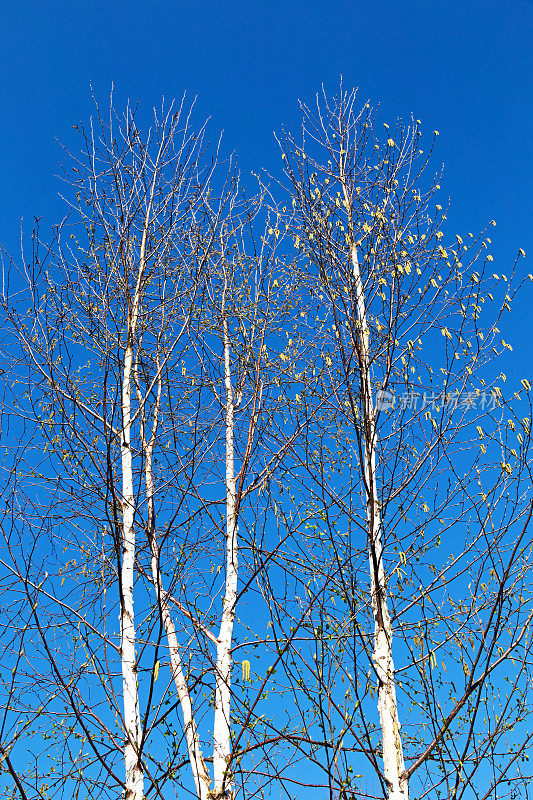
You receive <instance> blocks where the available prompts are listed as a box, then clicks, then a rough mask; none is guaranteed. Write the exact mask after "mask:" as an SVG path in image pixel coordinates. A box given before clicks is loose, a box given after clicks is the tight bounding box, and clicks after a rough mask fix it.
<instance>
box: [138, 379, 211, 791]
mask: <svg viewBox="0 0 533 800" xmlns="http://www.w3.org/2000/svg"><path fill="white" fill-rule="evenodd" d="M160 399H161V379H159V384H158V393H157V400H156V405H155V411H154V419H153V425H152V434H151V438H150V441H149V442H148V441H147V440H146V437H145V431H144V420H143V422H142V426H141V437H142V441H143V447H144V452H145V481H146V502H147V507H148V536H149V539H150V553H151V570H152V580H153V583H154V587H155V590H156V593H157V600H158V604H159V609H160V613H161V620H162V622H163V627H164V629H165V633H166V637H167V643H168V651H169V656H170V665H171V669H172V677H173V679H174V685H175V686H176V692H177V694H178V699H179V701H180V706H181V713H182V715H183V729H184V731H185V739H186V742H187V750H188V754H189V762H190V764H191V769H192V774H193V778H194V785H195V787H196V794H197V796H198V798H199V800H208V797H209V783H210V779H209V774H208V772H207V768H206V764H205V761H204V759H203V756H202V751H201V748H200V738H199V736H198V729H197V727H196V722H195V719H194V715H193V708H192V702H191V696H190V693H189V688H188V686H187V681H186V679H185V675H184V673H183V667H182V663H181V656H180V652H179V644H178V637H177V636H176V628H175V627H174V623H173V621H172V616H171V614H170V608H169V598H168V593H167V592H166V591H165V589H164V587H163V582H162V578H161V569H160V562H159V556H160V553H159V545H158V541H157V531H156V526H155V507H154V481H153V470H152V456H153V448H154V441H155V436H156V432H157V422H158V412H159V403H160Z"/></svg>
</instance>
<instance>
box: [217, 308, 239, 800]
mask: <svg viewBox="0 0 533 800" xmlns="http://www.w3.org/2000/svg"><path fill="white" fill-rule="evenodd" d="M222 314H223V321H222V324H223V337H224V384H225V392H226V408H225V423H226V585H225V592H224V599H223V607H222V620H221V624H220V633H219V637H218V639H219V642H218V645H217V664H216V689H215V718H214V730H213V779H214V794H215V796H217V797H229V798H231V797H233V781H232V776H231V774H229V772H228V766H229V765H228V760H229V755H230V752H231V735H230V711H231V696H230V689H231V644H232V637H233V625H234V621H235V605H236V601H237V557H238V540H237V520H236V518H235V512H236V494H237V493H236V481H235V470H234V444H233V433H234V401H233V386H232V380H231V366H230V342H229V332H228V322H227V318H226V315H225V311H224V304H223V310H222Z"/></svg>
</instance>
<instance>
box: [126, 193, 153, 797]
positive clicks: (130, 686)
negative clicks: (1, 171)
mask: <svg viewBox="0 0 533 800" xmlns="http://www.w3.org/2000/svg"><path fill="white" fill-rule="evenodd" d="M152 194H153V186H152ZM150 210H151V197H150V202H149V204H148V208H147V211H146V217H145V222H144V229H143V236H142V241H141V248H140V254H139V268H138V273H137V280H136V284H135V292H134V295H133V301H132V303H131V306H130V307H129V308H128V319H127V332H126V348H125V351H124V373H123V377H122V437H121V442H120V455H121V462H122V569H121V597H120V655H121V661H122V692H123V704H124V726H125V728H126V740H125V744H124V764H125V768H126V793H125V800H142V798H143V796H144V775H143V770H142V765H141V754H140V746H141V736H142V732H141V718H140V712H139V684H138V677H137V655H136V652H135V621H134V614H133V583H134V576H135V527H134V523H135V499H134V496H133V465H132V452H131V388H132V387H131V384H132V377H133V364H134V362H133V350H134V342H135V333H136V330H137V322H138V318H139V308H140V303H141V296H142V284H143V279H144V270H145V250H146V238H147V234H148V222H149V217H150ZM124 280H125V281H127V273H126V271H125V273H124Z"/></svg>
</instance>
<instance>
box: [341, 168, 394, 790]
mask: <svg viewBox="0 0 533 800" xmlns="http://www.w3.org/2000/svg"><path fill="white" fill-rule="evenodd" d="M343 190H344V200H345V203H346V207H347V209H348V213H349V214H350V211H349V209H350V208H351V198H350V197H349V193H348V191H347V187H346V184H345V183H344V181H343ZM350 227H351V226H350ZM351 233H352V236H353V228H352V231H351ZM352 241H353V239H352ZM351 261H352V274H353V279H354V287H355V292H356V301H357V320H358V324H359V328H360V335H359V342H360V354H359V355H360V361H359V368H360V370H361V388H362V396H363V404H364V409H363V425H364V431H363V451H364V453H363V455H364V464H363V475H364V489H365V495H366V516H367V525H368V556H369V566H370V577H371V595H372V615H373V618H374V653H373V661H374V668H375V671H376V676H377V684H378V711H379V719H380V725H381V733H382V744H383V767H384V774H385V781H386V783H387V790H388V797H389V800H408V797H409V785H408V781H407V778H406V777H404V773H405V765H404V757H403V743H402V737H401V726H400V720H399V715H398V704H397V701H396V679H395V675H394V661H393V658H392V625H391V620H390V613H389V608H388V603H387V593H386V586H385V571H384V568H383V543H382V535H381V514H380V509H379V501H378V491H377V479H376V419H375V405H374V397H373V390H372V381H371V373H370V355H369V336H368V324H367V317H366V304H365V296H364V289H363V283H362V279H361V270H360V267H359V260H358V257H357V246H356V245H355V244H353V245H352V248H351Z"/></svg>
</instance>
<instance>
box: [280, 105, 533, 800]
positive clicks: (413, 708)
mask: <svg viewBox="0 0 533 800" xmlns="http://www.w3.org/2000/svg"><path fill="white" fill-rule="evenodd" d="M302 111H303V117H304V123H303V135H302V138H301V139H300V140H298V141H296V140H295V139H294V138H293V137H292V136H291V135H287V136H285V137H284V138H283V139H282V140H281V141H280V146H281V151H282V159H283V164H284V167H285V186H286V187H287V199H286V200H283V199H282V200H281V202H278V204H277V205H276V209H277V211H278V213H279V215H280V219H281V220H282V222H283V221H285V222H286V224H287V225H288V227H289V230H290V233H291V236H292V238H293V243H294V247H295V248H296V250H297V254H298V258H299V261H300V263H301V265H302V269H303V270H304V271H306V272H307V274H308V281H307V289H306V290H305V291H306V293H307V296H308V297H309V298H311V297H312V298H313V305H314V309H313V312H314V313H313V315H312V316H311V315H309V316H308V317H307V318H306V319H304V320H302V321H301V325H300V327H299V336H300V340H301V341H303V342H305V341H306V340H307V337H308V335H309V330H310V329H314V330H313V335H314V336H316V334H317V331H318V332H319V337H318V341H319V344H318V345H317V346H318V347H319V352H317V353H316V356H315V359H314V361H313V362H312V363H309V364H308V367H307V369H306V370H305V371H303V372H302V373H301V380H300V389H299V394H298V400H299V402H300V404H301V405H302V406H304V407H305V409H306V413H307V415H308V416H309V418H310V419H311V418H312V419H313V423H312V424H310V425H309V426H308V428H307V429H306V435H305V437H302V438H301V439H300V440H299V442H298V443H297V446H296V447H295V448H294V449H293V452H292V454H291V455H292V458H293V460H292V462H291V469H290V470H289V465H288V463H286V465H285V469H286V471H285V472H284V473H281V474H280V475H279V476H278V481H279V490H278V491H279V493H278V495H277V496H276V493H275V492H274V494H273V497H274V498H275V499H274V501H273V502H275V503H276V508H277V505H278V504H279V505H280V506H281V507H282V508H283V511H282V513H280V514H279V515H278V525H279V528H280V535H282V536H284V537H286V538H287V540H288V538H290V541H291V543H292V545H291V547H290V548H288V550H287V553H286V554H285V559H286V568H288V569H287V572H286V574H287V575H288V576H289V577H288V578H287V584H289V583H290V585H291V587H292V590H293V593H294V596H295V598H296V599H295V601H294V602H293V603H292V605H291V604H288V603H287V599H286V598H287V594H288V590H287V589H285V590H284V594H283V597H282V598H281V599H280V600H279V601H278V603H277V604H275V603H273V604H271V608H272V609H273V610H274V613H273V620H272V621H273V625H274V628H275V629H276V631H277V632H276V637H277V638H278V640H279V641H287V640H288V638H289V636H291V635H293V634H292V632H293V631H294V629H295V628H296V627H297V626H298V628H299V631H300V635H299V636H298V637H293V639H292V646H291V648H290V655H288V657H287V658H284V666H285V671H286V678H287V681H288V684H289V686H290V687H292V689H294V690H296V691H297V690H298V686H299V689H300V694H299V695H294V696H295V697H297V698H298V703H297V706H296V709H297V711H298V712H299V713H300V715H301V723H300V728H299V738H298V739H297V741H296V738H295V741H296V744H295V746H297V747H298V749H299V750H300V752H302V753H303V752H305V758H306V759H308V762H307V763H308V764H309V763H313V764H314V765H315V766H314V768H313V769H311V768H310V767H309V772H308V779H309V783H310V784H312V783H316V784H320V783H322V784H323V785H324V786H327V787H328V788H329V792H330V796H331V797H338V796H339V793H340V794H341V795H342V796H353V797H359V796H372V797H388V798H390V799H391V800H400V798H407V797H408V795H409V786H411V787H412V793H414V794H416V796H417V797H426V796H428V797H443V796H444V797H450V798H452V797H453V798H455V797H463V796H464V797H478V798H481V797H483V798H488V797H502V796H504V794H505V793H506V791H508V794H509V796H512V797H517V796H519V795H520V796H522V795H521V792H522V793H523V792H526V791H527V782H528V780H529V772H528V771H527V770H526V771H524V770H523V766H522V762H523V761H524V760H525V758H526V754H527V749H528V746H529V743H530V735H529V733H528V727H527V726H528V721H529V716H530V712H529V704H530V701H529V685H530V679H531V676H530V663H531V634H530V625H531V619H532V616H531V610H530V608H529V607H528V599H529V597H530V591H531V566H532V565H531V526H530V524H529V523H530V517H531V493H530V487H531V455H530V429H531V405H530V401H529V390H530V386H529V384H528V381H527V379H526V378H524V380H523V381H522V385H519V386H518V387H513V389H512V390H511V393H510V395H509V396H507V392H504V389H505V381H506V376H505V375H504V374H503V373H500V372H499V369H500V366H498V364H500V363H501V359H500V356H501V355H502V354H503V353H505V351H506V350H507V349H509V350H512V347H511V346H510V345H509V344H508V343H506V342H505V341H504V340H503V339H502V338H501V333H500V331H499V327H498V326H500V327H503V325H504V324H505V316H504V315H505V314H506V313H507V311H508V310H509V309H510V304H511V301H512V299H513V297H514V295H515V293H516V291H517V289H518V286H519V284H520V283H521V279H520V276H519V275H518V274H517V269H516V264H515V265H514V266H511V268H510V270H509V276H508V277H507V276H506V275H503V276H499V275H497V274H493V265H492V264H491V262H492V261H493V259H492V256H491V255H490V247H489V246H490V244H491V240H490V238H488V237H487V231H486V232H484V234H483V235H482V236H480V237H478V238H475V237H473V236H472V235H471V234H468V235H463V236H461V235H457V236H456V237H455V238H452V240H451V241H448V240H449V239H450V237H449V235H446V234H445V229H446V209H443V208H442V205H441V203H439V200H438V197H436V195H437V193H438V191H439V189H440V186H439V184H438V181H439V176H438V175H437V177H436V178H433V179H428V172H429V169H428V165H429V164H430V158H431V154H432V150H433V146H434V143H435V138H436V133H435V134H434V137H433V143H432V144H431V146H430V147H429V152H427V153H424V152H423V151H422V145H421V141H422V136H421V130H420V124H419V122H418V121H414V120H413V121H412V122H411V123H410V124H409V125H408V126H403V125H402V124H401V123H398V125H397V126H396V129H395V130H394V131H393V130H392V129H390V128H389V126H388V125H385V127H384V128H382V129H381V130H382V131H383V133H381V132H380V131H379V130H378V124H377V122H376V115H375V112H374V111H373V110H372V109H370V107H369V106H368V104H367V105H365V106H364V107H363V109H362V110H360V111H358V110H357V107H356V95H355V92H344V91H343V90H342V89H341V92H340V94H339V95H338V97H337V98H335V99H334V100H333V101H329V100H328V99H327V97H326V96H325V95H324V97H323V98H321V102H318V103H317V107H316V109H315V110H314V111H312V110H311V109H310V108H309V107H307V106H302ZM282 203H285V206H283V205H282ZM287 207H288V208H289V209H291V212H290V215H287V216H286V220H284V210H285V213H286V209H287ZM441 228H443V229H444V230H441ZM489 228H490V226H489ZM518 258H520V255H519V256H518ZM502 287H503V288H502ZM317 376H319V377H320V381H319V383H318V384H317V383H316V377H317ZM311 381H315V383H314V385H313V386H311ZM502 387H503V388H502ZM505 396H507V399H505ZM317 403H320V404H321V410H320V412H319V413H318V412H317V410H316V409H317ZM289 487H290V488H289ZM282 491H283V495H281V492H282ZM291 495H292V498H293V499H291ZM279 566H280V568H281V566H282V564H281V561H280V564H279ZM265 587H266V588H265V592H266V593H267V594H270V595H271V596H272V597H276V594H277V593H278V594H279V587H280V581H279V575H278V577H277V578H276V579H272V580H265ZM311 592H313V593H314V594H315V596H316V598H317V599H316V601H315V602H314V603H313V608H312V611H310V612H309V614H308V619H307V621H306V623H304V622H303V620H302V610H303V609H304V607H305V605H306V603H307V601H308V599H309V596H310V593H311ZM289 610H290V613H288V612H289ZM393 656H394V657H393ZM289 696H290V693H289ZM304 743H306V744H304ZM311 776H313V777H311ZM504 787H505V788H504ZM507 787H508V790H507Z"/></svg>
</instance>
